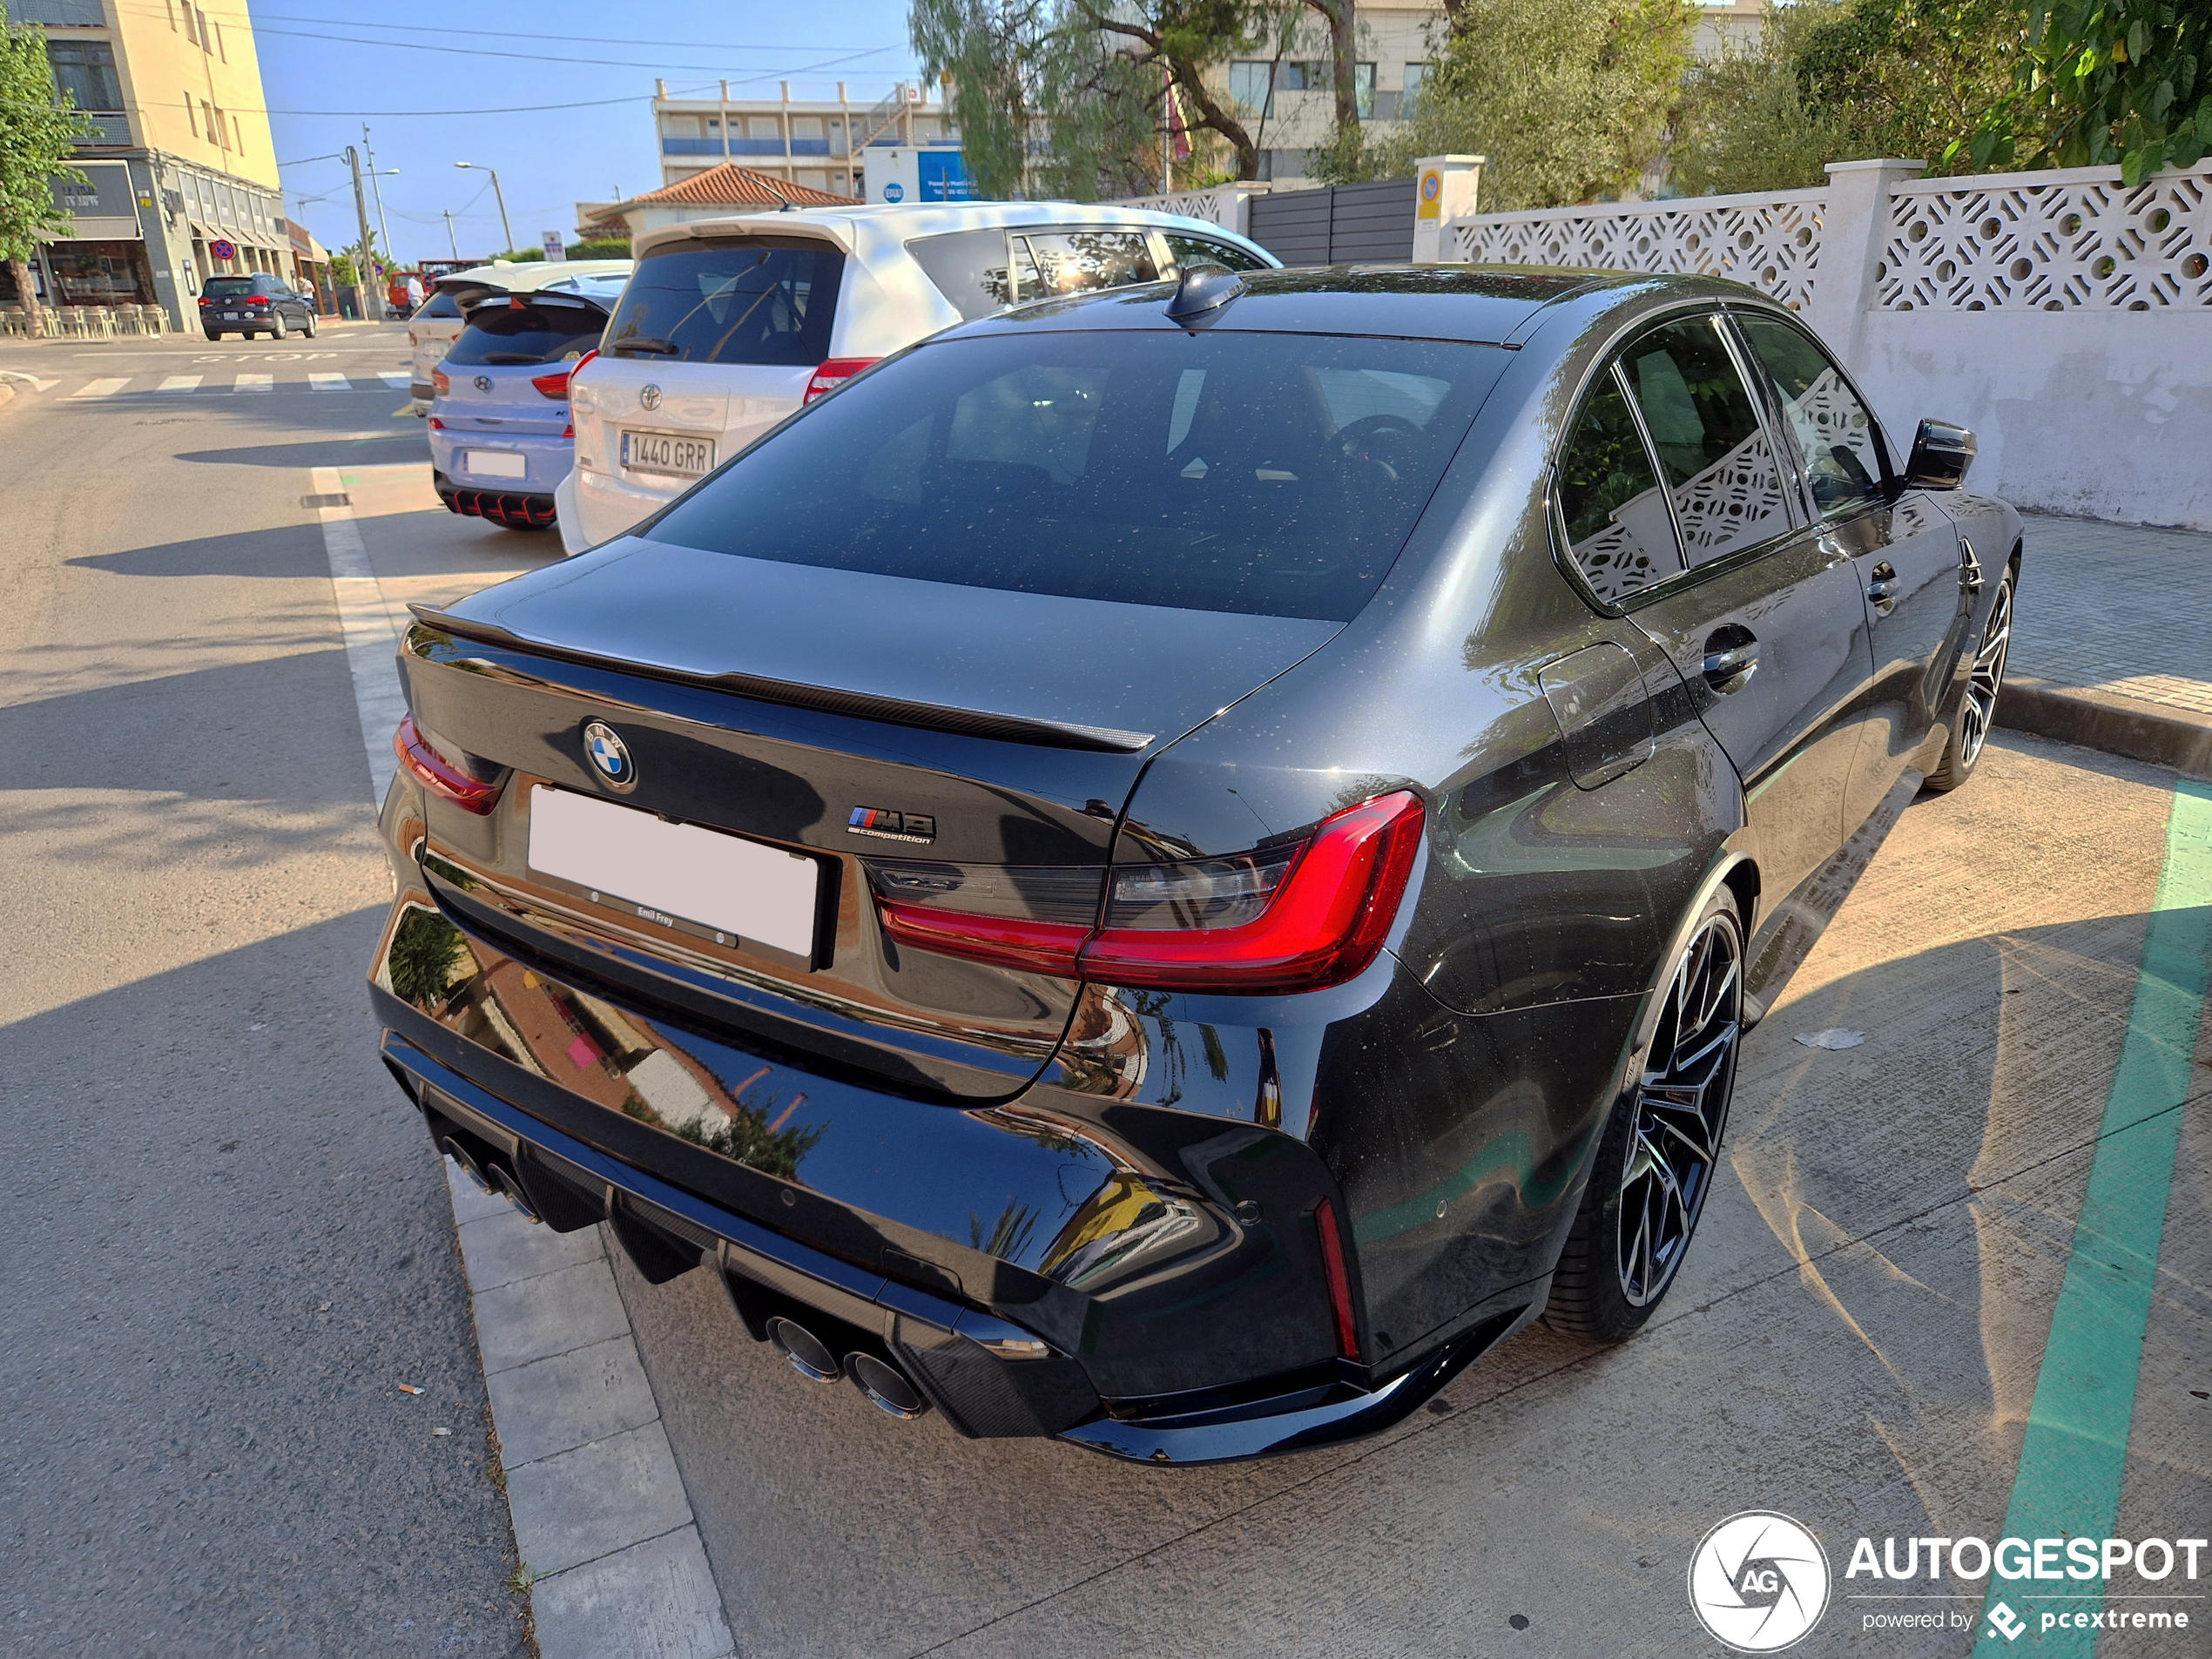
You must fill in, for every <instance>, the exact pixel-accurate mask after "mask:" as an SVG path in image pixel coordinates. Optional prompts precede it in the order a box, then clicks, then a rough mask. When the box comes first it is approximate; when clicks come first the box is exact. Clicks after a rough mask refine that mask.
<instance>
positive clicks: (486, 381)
mask: <svg viewBox="0 0 2212 1659" xmlns="http://www.w3.org/2000/svg"><path fill="white" fill-rule="evenodd" d="M476 389H477V390H478V391H480V392H489V391H490V390H491V376H490V375H489V374H479V375H477V376H476Z"/></svg>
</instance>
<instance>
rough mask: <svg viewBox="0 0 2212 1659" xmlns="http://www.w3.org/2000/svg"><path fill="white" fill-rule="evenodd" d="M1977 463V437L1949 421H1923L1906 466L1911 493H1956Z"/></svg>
mask: <svg viewBox="0 0 2212 1659" xmlns="http://www.w3.org/2000/svg"><path fill="white" fill-rule="evenodd" d="M1973 463H1974V435H1973V433H1971V432H1969V431H1967V430H1966V428H1964V427H1962V426H1954V425H1952V423H1951V422H1950V421H1921V422H1920V429H1919V432H1917V433H1915V434H1914V435H1913V437H1912V457H1911V459H1909V460H1907V461H1906V462H1905V480H1904V487H1905V489H1958V488H1959V485H1960V484H1962V483H1964V482H1966V469H1967V468H1969V467H1971V466H1973Z"/></svg>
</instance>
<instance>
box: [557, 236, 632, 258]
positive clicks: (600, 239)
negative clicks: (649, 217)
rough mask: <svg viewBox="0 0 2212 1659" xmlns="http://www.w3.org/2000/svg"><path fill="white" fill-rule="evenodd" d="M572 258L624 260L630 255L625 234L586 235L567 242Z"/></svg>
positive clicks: (628, 243) (628, 240) (628, 241)
mask: <svg viewBox="0 0 2212 1659" xmlns="http://www.w3.org/2000/svg"><path fill="white" fill-rule="evenodd" d="M569 257H570V259H572V260H626V259H628V258H629V257H630V239H629V238H628V237H627V236H587V237H585V238H584V239H583V240H582V241H581V242H571V243H570V244H569Z"/></svg>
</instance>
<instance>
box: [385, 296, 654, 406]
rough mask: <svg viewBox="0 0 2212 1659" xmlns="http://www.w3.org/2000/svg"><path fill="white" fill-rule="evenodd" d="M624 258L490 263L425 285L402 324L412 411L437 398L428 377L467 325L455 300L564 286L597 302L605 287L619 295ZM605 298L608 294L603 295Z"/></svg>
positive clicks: (459, 302) (460, 300)
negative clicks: (496, 291) (419, 300)
mask: <svg viewBox="0 0 2212 1659" xmlns="http://www.w3.org/2000/svg"><path fill="white" fill-rule="evenodd" d="M630 265H631V262H630V261H629V260H555V261H554V262H552V263H551V264H547V263H545V262H543V261H542V260H493V261H492V262H491V263H490V264H489V265H472V266H469V268H468V269H467V270H466V271H455V272H454V273H452V274H451V275H449V276H442V277H440V278H438V279H437V280H435V281H434V282H432V283H431V285H430V297H429V299H428V300H425V301H424V302H423V304H422V307H421V309H420V310H418V311H417V312H416V313H415V314H414V315H413V316H412V317H409V318H408V320H407V344H408V363H409V368H410V370H411V372H410V374H408V380H409V381H410V382H411V386H410V390H409V395H410V396H411V397H412V399H413V401H414V405H413V406H414V412H415V414H417V415H428V414H429V412H430V404H431V401H432V400H433V399H435V397H436V395H437V392H436V388H435V386H434V385H433V384H432V382H431V379H430V376H431V374H432V373H433V372H434V371H435V369H436V368H437V367H438V365H439V364H440V363H442V362H443V361H445V358H446V354H447V353H448V352H449V351H451V350H452V349H453V342H454V341H456V340H458V339H460V338H461V331H462V329H463V328H464V327H467V326H468V320H467V318H466V317H464V316H463V315H462V310H461V302H462V300H467V299H469V298H470V297H471V296H473V295H475V294H477V293H482V292H484V291H485V290H487V289H491V288H503V289H505V290H506V291H507V292H508V293H536V292H537V290H538V289H540V288H570V289H575V290H577V291H580V292H583V293H589V294H590V295H591V296H592V297H593V298H595V299H596V298H597V297H598V296H599V294H600V293H601V292H602V291H603V290H604V289H605V288H606V287H609V286H610V285H611V286H612V287H613V288H614V290H615V291H616V292H617V293H618V292H620V290H621V287H622V284H623V282H624V280H625V279H626V278H627V277H628V276H629V275H630ZM607 297H608V298H609V299H612V298H613V297H614V296H613V294H612V293H610V294H608V296H607Z"/></svg>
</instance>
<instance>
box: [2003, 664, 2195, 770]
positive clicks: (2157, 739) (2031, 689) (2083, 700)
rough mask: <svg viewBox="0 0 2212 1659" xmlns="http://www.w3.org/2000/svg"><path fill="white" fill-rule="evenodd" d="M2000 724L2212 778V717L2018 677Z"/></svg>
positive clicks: (2009, 686)
mask: <svg viewBox="0 0 2212 1659" xmlns="http://www.w3.org/2000/svg"><path fill="white" fill-rule="evenodd" d="M1997 724H1998V725H2000V726H2002V727H2003V728H2005V729H2006V731H2008V732H2027V734H2028V735H2029V736H2031V737H2037V738H2054V739H2056V740H2057V741H2058V742H2060V743H2071V744H2075V745H2079V746H2080V747H2081V748H2084V749H2098V750H2101V751H2102V752H2105V753H2106V754H2115V755H2124V756H2125V757H2127V758H2128V759H2130V760H2148V761H2149V762H2151V763H2152V764H2153V765H2161V766H2171V767H2173V768H2174V769H2175V771H2176V772H2180V773H2182V775H2183V776H2184V777H2188V778H2205V779H2212V715H2204V714H2198V713H2195V712H2194V711H2190V710H2188V709H2176V708H2168V707H2167V706H2165V705H2162V704H2157V703H2146V702H2144V701H2143V700H2142V699H2141V698H2133V697H2127V696H2123V695H2121V693H2119V692H2117V691H2090V690H2085V689H2082V688H2080V687H2075V686H2058V685H2052V684H2051V683H2050V682H2049V681H2048V680H2040V679H2033V678H2024V677H2022V676H2019V675H2013V676H2011V677H2009V678H2006V681H2005V688H2004V690H2003V691H2000V693H1999V694H1998V698H1997Z"/></svg>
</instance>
